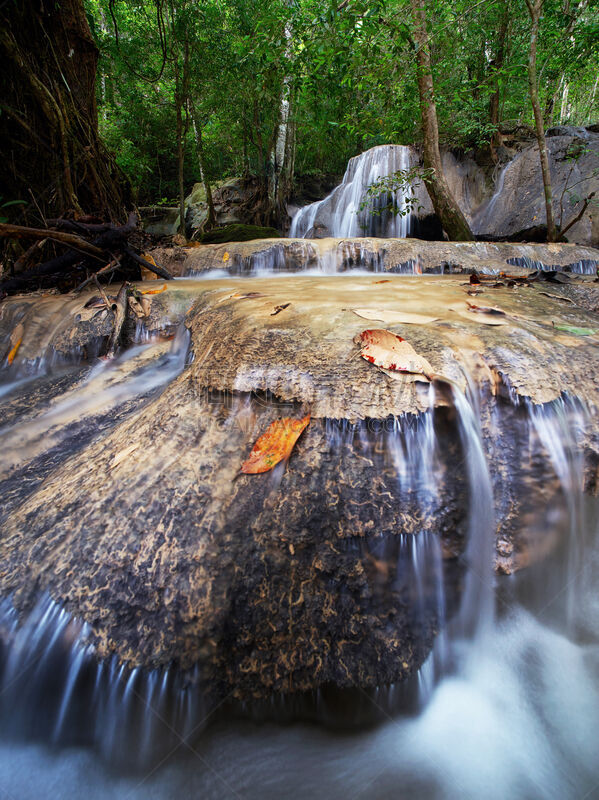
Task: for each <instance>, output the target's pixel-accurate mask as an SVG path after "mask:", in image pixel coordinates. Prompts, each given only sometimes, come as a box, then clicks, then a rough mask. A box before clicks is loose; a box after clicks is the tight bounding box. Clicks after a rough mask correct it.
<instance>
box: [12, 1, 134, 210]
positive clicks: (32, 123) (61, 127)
mask: <svg viewBox="0 0 599 800" xmlns="http://www.w3.org/2000/svg"><path fill="white" fill-rule="evenodd" d="M0 56H1V57H2V61H3V66H2V70H0V97H1V98H2V100H1V101H0V108H1V112H0V152H2V159H0V185H1V186H2V194H3V196H4V197H5V199H11V200H12V199H25V198H29V191H31V192H32V193H33V195H34V196H35V199H36V203H37V205H38V206H39V207H40V209H41V213H42V214H43V216H59V215H60V214H62V213H64V212H67V211H72V212H74V213H75V215H78V214H82V213H94V214H98V215H101V216H104V217H108V218H110V219H113V220H121V219H124V217H125V207H126V206H128V205H130V189H129V186H128V184H127V182H126V180H125V179H124V177H123V175H122V173H121V172H120V170H119V169H118V168H117V166H116V163H115V161H114V159H113V157H112V155H111V154H110V153H108V152H107V150H106V149H105V147H104V146H103V144H102V142H101V140H100V138H99V135H98V125H97V122H98V120H97V117H98V114H97V107H96V95H95V91H96V89H95V82H96V70H97V64H98V50H97V47H96V45H95V43H94V41H93V38H92V35H91V32H90V30H89V26H88V23H87V19H86V16H85V12H84V8H83V0H60V2H58V0H20V2H10V3H4V4H2V6H1V8H0ZM24 216H25V219H30V220H31V221H36V222H39V221H40V220H39V214H38V213H37V212H32V211H31V210H29V211H28V210H26V211H25V212H24Z"/></svg>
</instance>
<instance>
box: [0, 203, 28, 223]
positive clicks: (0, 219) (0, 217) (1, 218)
mask: <svg viewBox="0 0 599 800" xmlns="http://www.w3.org/2000/svg"><path fill="white" fill-rule="evenodd" d="M0 200H2V198H1V197H0ZM20 205H22V206H25V205H27V201H26V200H8V201H7V202H6V203H2V205H0V224H1V225H4V224H5V223H6V222H8V217H5V216H4V215H3V214H2V213H1V212H2V210H3V209H5V208H10V206H20Z"/></svg>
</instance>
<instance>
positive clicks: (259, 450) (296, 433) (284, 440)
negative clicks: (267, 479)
mask: <svg viewBox="0 0 599 800" xmlns="http://www.w3.org/2000/svg"><path fill="white" fill-rule="evenodd" d="M309 422H310V415H309V414H308V416H307V417H304V418H303V419H293V418H292V417H283V419H276V420H275V421H274V422H271V424H270V425H269V426H268V430H267V431H266V433H263V434H262V436H260V438H259V439H258V440H257V441H256V444H255V445H254V446H253V448H252V452H251V453H250V454H249V456H248V458H247V460H246V461H244V462H243V464H242V466H241V471H242V472H245V473H246V474H247V475H257V474H258V473H260V472H268V471H269V470H271V469H272V468H273V467H276V465H277V464H278V463H279V462H280V461H282V460H283V459H284V458H289V455H290V454H291V451H292V450H293V447H294V445H295V443H296V442H297V440H298V439H299V437H300V434H301V433H302V431H303V430H304V428H305V427H306V425H307V424H308V423H309Z"/></svg>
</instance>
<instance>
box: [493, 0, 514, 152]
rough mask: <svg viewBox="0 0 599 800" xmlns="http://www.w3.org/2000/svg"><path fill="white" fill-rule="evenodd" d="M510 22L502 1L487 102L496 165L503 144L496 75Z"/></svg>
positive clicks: (502, 56) (505, 2) (501, 59)
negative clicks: (489, 93)
mask: <svg viewBox="0 0 599 800" xmlns="http://www.w3.org/2000/svg"><path fill="white" fill-rule="evenodd" d="M509 21H510V4H509V0H504V4H503V14H502V16H501V23H500V26H499V33H498V35H497V50H496V52H495V58H494V59H493V62H492V70H493V75H494V82H495V89H494V91H493V94H492V95H491V98H490V100H489V121H490V122H491V125H492V126H493V134H492V135H491V141H490V145H489V146H490V149H491V157H492V159H493V161H494V162H495V163H497V160H498V159H497V148H498V147H500V146H501V144H502V143H503V136H502V135H501V133H500V131H499V101H500V99H501V92H500V89H499V80H498V75H499V73H500V72H501V70H502V68H503V63H504V61H505V46H506V41H507V32H508V28H509Z"/></svg>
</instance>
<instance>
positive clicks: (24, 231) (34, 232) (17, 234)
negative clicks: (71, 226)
mask: <svg viewBox="0 0 599 800" xmlns="http://www.w3.org/2000/svg"><path fill="white" fill-rule="evenodd" d="M0 237H2V238H8V239H54V240H55V241H57V242H61V243H62V244H66V245H68V246H69V247H74V248H75V249H76V250H82V251H83V252H84V253H91V255H94V256H98V257H99V258H102V259H103V258H104V253H103V252H102V250H100V248H99V247H96V246H95V245H93V244H90V243H89V242H87V241H86V240H85V239H82V238H81V236H75V235H74V234H72V233H62V232H61V231H51V230H48V229H47V228H27V227H25V226H23V225H9V224H8V223H0Z"/></svg>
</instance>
